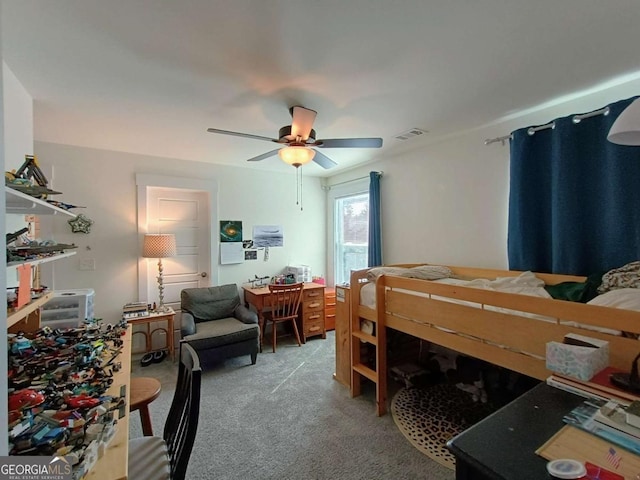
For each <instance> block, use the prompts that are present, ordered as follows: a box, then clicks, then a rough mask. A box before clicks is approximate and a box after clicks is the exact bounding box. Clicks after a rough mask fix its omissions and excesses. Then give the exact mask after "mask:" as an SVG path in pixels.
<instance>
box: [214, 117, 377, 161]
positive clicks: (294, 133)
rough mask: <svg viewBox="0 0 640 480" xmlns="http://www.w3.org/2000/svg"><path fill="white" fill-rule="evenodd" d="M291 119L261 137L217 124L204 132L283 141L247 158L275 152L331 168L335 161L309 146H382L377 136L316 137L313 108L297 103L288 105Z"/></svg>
mask: <svg viewBox="0 0 640 480" xmlns="http://www.w3.org/2000/svg"><path fill="white" fill-rule="evenodd" d="M289 112H290V113H291V117H292V121H291V125H287V126H284V127H282V128H281V129H280V131H279V132H278V138H277V139H276V138H269V137H263V136H260V135H252V134H250V133H240V132H231V131H229V130H220V129H218V128H209V129H207V132H210V133H220V134H223V135H234V136H237V137H245V138H254V139H256V140H266V141H267V142H275V143H279V144H281V145H283V146H282V147H280V148H277V149H275V150H271V151H270V152H267V153H263V154H262V155H258V156H257V157H253V158H250V159H249V160H247V161H249V162H258V161H260V160H264V159H265V158H269V157H271V156H273V155H276V154H278V155H279V156H280V158H281V159H282V160H283V161H284V162H286V163H288V164H289V165H293V166H294V167H296V168H298V167H299V166H301V165H304V164H305V163H309V162H310V161H311V160H313V161H314V162H316V163H317V164H318V165H320V166H321V167H323V168H332V167H335V166H336V165H337V163H336V162H334V161H333V160H331V159H330V158H329V157H327V156H326V155H325V154H323V153H322V152H319V151H317V150H315V149H313V148H310V147H316V148H380V147H381V146H382V139H381V138H328V139H322V140H318V139H316V131H315V130H314V129H313V128H312V127H313V122H314V120H315V119H316V115H317V112H316V111H315V110H310V109H308V108H305V107H301V106H298V105H297V106H294V107H291V108H290V109H289Z"/></svg>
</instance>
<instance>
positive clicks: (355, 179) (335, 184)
mask: <svg viewBox="0 0 640 480" xmlns="http://www.w3.org/2000/svg"><path fill="white" fill-rule="evenodd" d="M375 173H377V174H378V175H380V176H381V177H382V175H383V174H384V172H383V171H380V172H375ZM367 178H369V175H367V176H366V177H358V178H352V179H351V180H345V181H344V182H338V183H334V184H333V185H323V186H322V189H323V190H326V191H329V190H331V189H332V188H333V187H337V186H338V185H344V184H347V183H352V182H357V181H358V180H366V179H367Z"/></svg>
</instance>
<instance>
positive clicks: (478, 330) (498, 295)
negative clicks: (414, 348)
mask: <svg viewBox="0 0 640 480" xmlns="http://www.w3.org/2000/svg"><path fill="white" fill-rule="evenodd" d="M396 266H397V267H405V268H412V267H416V266H418V265H415V264H404V265H396ZM448 268H449V269H450V270H451V272H452V274H453V277H454V278H457V279H462V280H472V279H481V278H484V279H490V280H494V279H496V278H501V277H517V276H520V275H521V274H522V273H523V272H517V271H508V270H491V269H482V268H470V267H451V266H449V267H448ZM368 271H369V269H365V270H359V271H354V272H353V273H352V275H351V285H350V287H351V334H350V335H351V396H352V397H355V396H358V395H360V393H361V381H362V379H363V378H366V379H369V380H371V381H372V382H373V383H374V384H375V386H376V413H377V415H383V414H384V413H386V410H387V398H386V395H387V383H386V380H387V359H386V355H387V352H386V350H387V349H386V329H387V328H392V329H395V330H398V331H401V332H404V333H407V334H410V335H413V336H415V337H418V338H420V339H423V340H426V341H428V342H432V343H434V344H438V345H441V346H443V347H447V348H450V349H452V350H455V351H457V352H459V353H461V354H465V355H469V356H472V357H475V358H478V359H480V360H484V361H486V362H489V363H492V364H494V365H498V366H500V367H504V368H507V369H510V370H513V371H515V372H519V373H522V374H525V375H528V376H530V377H533V378H537V379H540V380H544V379H546V378H547V377H548V376H549V375H550V374H551V372H550V371H549V370H547V369H546V367H545V359H544V357H545V352H546V344H547V342H550V341H558V342H562V340H563V338H564V335H565V334H567V333H577V334H580V335H585V336H589V337H594V338H600V339H603V340H607V341H609V344H610V365H612V366H615V367H618V368H622V369H625V370H628V369H630V366H631V363H632V361H633V359H634V358H635V356H636V355H637V354H638V353H639V352H640V343H639V341H638V340H637V336H638V334H640V312H638V311H631V310H622V309H619V308H611V307H603V306H597V305H588V304H584V303H578V302H570V301H565V300H555V299H550V298H540V297H532V296H528V295H522V294H514V293H504V292H500V291H493V290H483V289H479V288H471V287H466V286H462V285H450V284H442V283H437V282H435V281H429V280H420V279H415V278H405V277H400V276H394V275H385V274H383V275H380V276H379V277H378V278H377V280H375V306H374V307H373V308H372V307H371V306H365V305H361V302H360V298H361V290H362V289H363V288H364V287H365V285H367V284H370V283H372V280H370V279H368V278H367V273H368ZM535 276H536V277H537V278H539V279H541V280H543V281H544V283H545V285H556V284H559V283H562V282H584V281H585V277H579V276H569V275H555V274H540V273H536V274H535ZM369 288H371V287H369ZM541 318H544V319H545V321H542V320H541ZM366 321H368V322H372V323H373V332H370V333H366V332H365V331H363V329H362V326H363V324H364V323H366ZM593 328H596V329H610V330H611V329H613V330H617V331H618V332H617V333H614V332H611V333H604V332H602V331H594V330H593ZM622 332H624V335H621V333H622ZM634 334H635V335H636V338H633V335H634ZM362 342H364V343H368V344H370V345H372V346H373V348H374V349H375V364H370V363H369V364H367V362H366V360H365V359H363V358H361V348H360V347H361V343H362Z"/></svg>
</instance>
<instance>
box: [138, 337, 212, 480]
mask: <svg viewBox="0 0 640 480" xmlns="http://www.w3.org/2000/svg"><path fill="white" fill-rule="evenodd" d="M201 373H202V372H201V369H200V359H199V358H198V354H197V353H196V352H195V350H194V349H193V348H191V347H190V346H189V345H188V344H187V343H184V342H182V343H181V344H180V363H179V365H178V381H177V382H176V390H175V393H174V395H173V401H172V402H171V408H170V409H169V414H168V415H167V420H166V422H165V424H164V433H163V435H162V437H141V438H134V439H132V440H130V441H129V472H128V478H132V479H135V480H184V479H185V475H186V472H187V465H188V463H189V457H190V456H191V449H192V448H193V442H194V441H195V438H196V430H197V428H198V417H199V415H200V376H201Z"/></svg>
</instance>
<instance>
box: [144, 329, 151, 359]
mask: <svg viewBox="0 0 640 480" xmlns="http://www.w3.org/2000/svg"><path fill="white" fill-rule="evenodd" d="M144 325H145V327H146V330H147V333H146V335H145V350H146V351H147V352H150V351H151V330H150V325H151V323H150V322H146V323H145V324H144Z"/></svg>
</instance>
